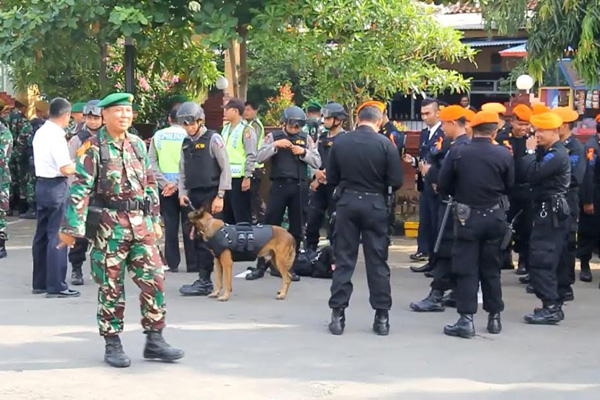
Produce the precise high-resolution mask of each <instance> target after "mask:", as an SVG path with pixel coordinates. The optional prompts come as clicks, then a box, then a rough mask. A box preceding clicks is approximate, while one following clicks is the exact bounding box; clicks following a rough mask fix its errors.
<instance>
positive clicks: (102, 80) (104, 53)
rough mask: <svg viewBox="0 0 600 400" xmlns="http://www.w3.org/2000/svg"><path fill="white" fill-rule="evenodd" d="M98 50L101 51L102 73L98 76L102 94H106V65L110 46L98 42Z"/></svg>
mask: <svg viewBox="0 0 600 400" xmlns="http://www.w3.org/2000/svg"><path fill="white" fill-rule="evenodd" d="M98 48H99V49H100V52H99V54H100V72H99V74H98V86H99V88H100V93H101V94H104V93H105V91H106V90H107V89H108V88H107V86H108V71H107V64H106V58H107V52H108V45H107V44H106V43H104V42H101V41H98Z"/></svg>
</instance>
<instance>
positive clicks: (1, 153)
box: [0, 123, 13, 202]
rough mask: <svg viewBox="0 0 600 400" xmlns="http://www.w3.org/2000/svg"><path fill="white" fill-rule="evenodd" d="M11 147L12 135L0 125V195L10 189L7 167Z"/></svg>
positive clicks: (8, 169)
mask: <svg viewBox="0 0 600 400" xmlns="http://www.w3.org/2000/svg"><path fill="white" fill-rule="evenodd" d="M12 147H13V138H12V134H11V133H10V130H9V129H8V128H7V127H6V126H4V125H3V124H2V123H0V182H1V183H0V193H1V192H4V191H5V190H6V191H8V190H9V189H10V168H9V167H8V160H9V159H10V155H11V152H12ZM0 202H1V200H0Z"/></svg>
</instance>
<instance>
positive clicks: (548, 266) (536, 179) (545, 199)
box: [522, 112, 571, 325]
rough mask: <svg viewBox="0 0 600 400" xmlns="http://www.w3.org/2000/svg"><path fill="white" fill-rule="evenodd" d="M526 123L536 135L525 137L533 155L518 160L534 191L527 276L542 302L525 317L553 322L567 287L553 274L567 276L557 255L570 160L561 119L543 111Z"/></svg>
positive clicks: (564, 230)
mask: <svg viewBox="0 0 600 400" xmlns="http://www.w3.org/2000/svg"><path fill="white" fill-rule="evenodd" d="M531 124H532V125H533V126H534V127H535V130H536V131H535V137H532V138H529V139H528V140H527V149H528V150H529V152H530V153H534V154H529V155H528V156H527V157H525V158H524V159H523V160H522V161H523V163H524V164H525V165H526V168H527V170H526V171H527V180H528V181H529V182H530V183H531V184H532V188H533V196H534V197H533V198H534V202H533V203H534V206H533V210H534V217H533V229H532V231H531V238H530V240H529V277H530V278H531V284H532V286H533V289H534V292H535V294H536V295H537V297H538V298H539V299H540V300H541V301H542V305H543V307H542V308H538V309H536V310H535V311H534V312H533V313H531V314H528V315H526V316H525V321H526V322H527V323H530V324H544V325H547V324H557V323H559V322H560V321H562V320H563V319H564V314H563V311H562V304H563V301H564V300H565V294H566V293H567V291H568V289H569V286H565V285H561V282H560V281H559V279H558V277H560V276H568V270H567V265H566V264H565V263H564V260H563V259H562V254H563V251H564V250H565V248H566V245H567V240H568V235H569V222H570V211H569V205H568V203H567V199H566V195H567V192H568V190H569V184H570V181H571V161H570V160H569V154H568V152H567V149H566V148H565V146H564V144H563V143H562V141H561V140H560V137H559V134H558V130H559V128H560V127H561V126H562V125H563V120H562V118H560V117H559V116H558V115H556V114H553V113H550V112H546V113H543V114H540V115H533V116H532V117H531ZM536 147H537V148H536ZM568 283H569V284H570V282H568Z"/></svg>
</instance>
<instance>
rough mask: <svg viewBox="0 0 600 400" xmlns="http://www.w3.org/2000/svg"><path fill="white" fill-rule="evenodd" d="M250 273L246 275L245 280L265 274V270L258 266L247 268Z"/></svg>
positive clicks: (258, 277)
mask: <svg viewBox="0 0 600 400" xmlns="http://www.w3.org/2000/svg"><path fill="white" fill-rule="evenodd" d="M249 270H250V273H249V274H247V275H246V280H247V281H255V280H257V279H260V278H262V277H263V276H265V271H263V270H262V269H260V268H249Z"/></svg>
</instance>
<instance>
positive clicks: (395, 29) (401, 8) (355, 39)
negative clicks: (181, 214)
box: [252, 0, 474, 110]
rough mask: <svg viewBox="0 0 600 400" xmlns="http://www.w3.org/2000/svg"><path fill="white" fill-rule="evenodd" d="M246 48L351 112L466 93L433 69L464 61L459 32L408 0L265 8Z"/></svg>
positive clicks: (466, 50)
mask: <svg viewBox="0 0 600 400" xmlns="http://www.w3.org/2000/svg"><path fill="white" fill-rule="evenodd" d="M255 25H256V26H261V32H256V34H255V35H254V36H253V38H252V44H253V45H254V46H256V47H257V48H260V49H261V51H262V57H263V59H264V60H271V63H273V64H277V63H288V64H290V65H292V66H294V68H295V69H297V70H301V71H304V72H305V74H304V77H305V79H306V80H308V81H310V83H311V86H312V87H313V89H314V93H315V94H318V95H319V98H321V99H331V100H336V101H338V102H340V103H342V104H344V105H346V106H347V107H348V109H349V110H353V109H354V108H355V107H356V106H357V105H358V104H359V103H360V102H362V101H365V100H367V99H371V98H374V97H377V98H389V97H391V96H393V95H394V94H395V93H396V92H398V91H401V92H404V93H412V94H420V95H424V94H425V92H431V93H439V92H442V91H446V90H450V91H454V92H460V91H463V90H466V89H467V88H468V80H466V79H464V78H463V77H462V76H461V75H460V74H459V73H458V72H456V71H452V70H446V69H443V68H440V67H439V66H438V65H439V62H441V61H442V60H445V61H448V62H450V63H454V62H457V61H459V60H461V59H464V58H467V59H472V57H473V55H474V52H473V50H472V49H471V48H470V47H468V46H466V45H463V44H462V43H461V42H460V38H461V34H460V32H458V31H455V30H453V29H450V28H444V27H442V26H440V25H439V24H437V23H436V21H435V20H434V19H433V17H432V16H431V14H430V8H429V7H426V6H423V5H421V4H417V3H415V2H413V1H411V0H397V1H393V2H390V1H388V0H338V1H335V2H333V1H322V0H306V1H301V2H291V3H290V2H287V3H285V4H284V3H281V2H275V3H269V4H268V5H267V6H266V7H265V10H264V12H263V13H261V14H260V15H258V16H257V18H256V20H255Z"/></svg>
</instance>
